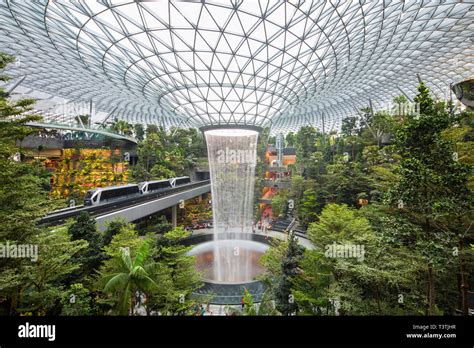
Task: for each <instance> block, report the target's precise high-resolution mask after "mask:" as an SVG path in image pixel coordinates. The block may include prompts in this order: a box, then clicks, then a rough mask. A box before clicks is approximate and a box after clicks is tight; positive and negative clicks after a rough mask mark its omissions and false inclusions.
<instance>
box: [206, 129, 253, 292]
mask: <svg viewBox="0 0 474 348" xmlns="http://www.w3.org/2000/svg"><path fill="white" fill-rule="evenodd" d="M205 136H206V142H207V152H208V158H209V170H210V174H211V192H212V213H213V224H214V243H215V247H214V270H215V271H214V272H215V274H214V279H215V280H217V281H219V282H230V283H232V282H236V281H238V280H239V279H249V274H250V268H251V260H250V257H251V255H250V254H249V253H248V252H245V251H244V249H242V250H240V245H242V244H243V243H245V241H244V240H246V239H251V233H252V220H253V204H254V182H255V165H256V158H257V138H258V132H256V131H251V130H244V129H217V130H209V131H206V132H205ZM241 251H242V252H241Z"/></svg>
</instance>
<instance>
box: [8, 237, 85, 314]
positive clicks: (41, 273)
mask: <svg viewBox="0 0 474 348" xmlns="http://www.w3.org/2000/svg"><path fill="white" fill-rule="evenodd" d="M30 242H31V243H32V244H33V245H37V246H38V259H37V260H36V261H35V262H29V260H24V263H23V264H22V265H21V266H20V267H19V268H17V269H15V270H11V271H10V274H11V273H14V275H11V278H12V279H11V280H10V281H13V282H14V283H18V285H19V298H18V303H19V309H18V310H19V311H20V312H32V313H33V314H36V315H45V314H57V312H58V307H59V302H60V300H61V296H62V292H61V290H62V282H63V281H64V280H66V279H67V278H68V277H70V276H71V274H73V273H74V272H76V271H77V270H79V268H80V266H81V265H80V264H78V263H76V262H75V260H74V257H73V256H74V255H75V254H77V253H78V252H81V251H82V250H85V249H86V248H87V247H88V245H87V242H85V241H83V240H78V241H72V240H71V239H70V237H69V235H68V234H67V232H66V229H61V228H60V229H57V230H56V231H55V232H51V231H41V232H40V233H39V234H38V235H36V236H35V237H33V238H32V239H31V241H30ZM3 276H8V274H3Z"/></svg>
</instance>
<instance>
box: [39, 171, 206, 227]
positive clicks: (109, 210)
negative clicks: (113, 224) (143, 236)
mask: <svg viewBox="0 0 474 348" xmlns="http://www.w3.org/2000/svg"><path fill="white" fill-rule="evenodd" d="M210 191H211V185H210V180H204V181H199V182H193V183H190V184H186V185H181V186H178V187H175V188H173V189H171V190H169V191H166V192H160V193H152V194H146V195H141V196H135V197H131V198H129V199H121V200H117V201H112V202H109V203H104V204H99V205H95V206H84V205H80V206H76V207H70V208H65V209H61V210H57V211H54V212H51V213H49V214H47V215H46V216H45V217H43V218H42V219H41V220H40V221H39V222H40V224H46V225H59V224H62V223H64V222H65V221H66V219H69V218H73V217H75V216H77V215H79V214H80V213H81V212H82V211H87V212H89V213H90V214H91V215H92V216H93V217H94V218H95V220H96V221H97V225H98V228H99V230H101V231H103V230H105V225H106V223H107V222H108V221H112V220H114V219H117V218H122V219H124V220H125V221H127V222H132V221H136V220H139V219H141V218H144V217H147V216H149V215H152V214H154V213H157V212H159V211H162V210H165V209H167V208H170V207H173V214H172V220H173V224H174V225H175V224H176V212H177V209H176V207H177V205H178V204H179V203H180V202H181V201H186V200H188V199H191V198H194V197H198V196H200V195H202V194H204V193H207V192H210Z"/></svg>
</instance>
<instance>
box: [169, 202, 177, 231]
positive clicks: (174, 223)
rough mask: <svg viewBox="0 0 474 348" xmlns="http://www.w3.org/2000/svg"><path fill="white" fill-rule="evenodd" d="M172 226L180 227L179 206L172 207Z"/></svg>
mask: <svg viewBox="0 0 474 348" xmlns="http://www.w3.org/2000/svg"><path fill="white" fill-rule="evenodd" d="M171 225H173V228H175V227H176V226H178V205H173V206H172V207H171Z"/></svg>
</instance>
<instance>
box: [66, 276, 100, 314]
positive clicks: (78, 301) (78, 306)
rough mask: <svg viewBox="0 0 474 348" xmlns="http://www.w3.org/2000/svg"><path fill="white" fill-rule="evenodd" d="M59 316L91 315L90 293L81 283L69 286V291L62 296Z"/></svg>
mask: <svg viewBox="0 0 474 348" xmlns="http://www.w3.org/2000/svg"><path fill="white" fill-rule="evenodd" d="M61 305H62V310H61V315H67V316H69V315H72V316H78V315H91V314H92V298H91V295H90V292H89V290H88V289H87V288H85V287H84V285H82V284H81V283H75V284H71V286H70V287H69V289H68V290H67V291H65V292H64V293H63V294H62V298H61Z"/></svg>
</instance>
